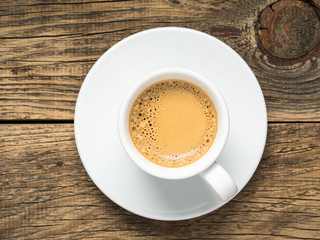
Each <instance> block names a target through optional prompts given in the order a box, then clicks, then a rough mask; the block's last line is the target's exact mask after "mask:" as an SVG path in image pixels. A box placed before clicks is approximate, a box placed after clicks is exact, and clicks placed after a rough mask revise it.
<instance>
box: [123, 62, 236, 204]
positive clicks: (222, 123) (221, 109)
mask: <svg viewBox="0 0 320 240" xmlns="http://www.w3.org/2000/svg"><path fill="white" fill-rule="evenodd" d="M167 79H181V80H185V81H188V82H191V83H193V84H195V85H197V86H198V87H200V88H201V89H202V90H204V91H205V92H206V93H207V95H208V96H209V97H210V98H211V100H212V102H213V103H214V105H215V107H216V111H217V117H218V129H217V134H216V137H215V139H214V142H213V144H212V146H211V147H210V149H209V150H208V152H207V153H206V154H205V155H203V156H202V157H201V158H200V159H199V160H197V161H195V162H193V163H192V164H189V165H186V166H183V167H178V168H168V167H163V166H160V165H157V164H155V163H153V162H151V161H149V160H148V159H146V158H145V157H144V156H143V155H142V154H141V153H140V152H139V151H138V149H137V148H136V147H135V145H134V143H133V141H132V139H131V136H130V131H129V116H130V111H131V108H132V105H133V103H134V101H135V100H136V99H137V97H138V96H139V94H140V93H141V92H142V91H143V90H145V89H146V88H147V87H148V86H150V85H151V84H153V83H156V82H158V81H162V80H167ZM118 127H119V135H120V140H121V143H122V145H123V147H124V149H125V151H126V153H127V154H128V155H129V157H130V158H131V159H132V160H133V162H135V163H136V164H137V166H139V167H140V168H141V169H143V170H144V171H145V172H147V173H149V174H151V175H153V176H156V177H159V178H163V179H172V180H174V179H184V178H189V177H192V176H195V175H197V174H199V175H200V177H201V178H202V179H203V180H204V182H205V183H206V184H207V185H208V187H209V188H210V189H211V190H213V191H215V192H216V193H217V194H218V196H219V198H220V199H221V200H222V201H228V200H230V199H231V198H232V197H233V196H234V195H235V194H236V193H237V192H238V187H237V185H236V184H235V182H234V181H233V180H232V178H231V177H230V175H229V174H228V173H227V172H226V170H224V168H223V167H222V166H221V165H220V164H219V163H217V162H216V159H217V158H218V156H219V155H220V153H221V151H222V149H223V147H224V145H225V143H226V141H227V138H228V132H229V113H228V107H227V105H226V103H225V100H224V98H223V96H222V94H221V93H220V91H219V90H218V89H217V88H216V87H215V86H214V85H213V83H212V82H211V81H209V80H208V79H206V78H205V77H203V76H201V75H200V74H198V73H196V72H193V71H191V70H188V69H182V68H166V69H161V70H157V71H155V72H152V73H150V74H148V75H146V76H145V77H143V78H141V79H140V80H139V81H138V82H137V83H136V84H135V85H134V86H133V87H132V88H131V89H130V90H129V92H128V93H127V95H126V96H125V98H124V100H123V102H122V105H121V107H120V111H119V119H118Z"/></svg>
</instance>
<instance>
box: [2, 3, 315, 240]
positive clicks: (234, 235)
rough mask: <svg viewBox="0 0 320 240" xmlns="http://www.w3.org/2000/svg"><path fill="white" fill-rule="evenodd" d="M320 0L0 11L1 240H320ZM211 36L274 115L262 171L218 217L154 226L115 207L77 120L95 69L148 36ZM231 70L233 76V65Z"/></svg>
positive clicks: (15, 6) (32, 6)
mask: <svg viewBox="0 0 320 240" xmlns="http://www.w3.org/2000/svg"><path fill="white" fill-rule="evenodd" d="M319 6H320V1H319V0H313V1H303V2H301V1H297V0H292V1H286V0H282V1H280V2H276V1H274V0H267V1H263V0H260V1H258V0H250V1H249V0H247V1H245V0H233V1H222V0H216V1H215V0H145V1H144V0H136V1H133V0H124V1H120V0H94V1H93V0H83V1H77V0H69V1H67V0H56V1H55V0H49V1H44V0H29V1H28V0H27V1H26V0H16V1H13V0H12V1H10V0H3V1H1V2H0V63H1V64H0V123H1V124H0V163H1V167H0V190H1V191H0V239H49V238H54V239H189V238H190V239H210V238H212V239H320V148H319V147H320V45H319V41H320V23H319V16H320V15H319V12H320V8H319ZM160 26H181V27H188V28H193V29H197V30H200V31H203V32H206V33H208V34H211V35H213V36H215V37H217V38H219V39H221V40H222V41H224V42H225V43H227V44H228V45H229V46H231V47H232V48H233V49H235V50H236V51H237V52H238V53H239V54H240V55H241V56H242V57H243V58H244V60H245V61H246V62H247V63H248V64H249V65H250V67H251V69H252V70H253V71H254V73H255V75H256V76H257V78H258V80H259V83H260V85H261V88H262V90H263V93H264V96H265V99H266V103H267V108H268V121H269V127H268V139H267V144H266V149H265V152H264V155H263V158H262V160H261V163H260V165H259V167H258V170H257V171H256V173H255V174H254V176H253V178H252V179H251V180H250V182H249V183H248V185H247V186H246V187H245V188H244V189H243V190H242V192H241V193H240V194H239V195H238V196H236V197H235V198H234V199H233V200H232V201H231V202H229V203H228V204H226V205H225V206H224V207H222V208H220V209H219V210H217V211H215V212H212V213H210V214H207V215H205V216H202V217H198V218H196V219H192V220H186V221H179V222H162V221H154V220H149V219H146V218H142V217H139V216H136V215H134V214H132V213H130V212H127V211H126V210H124V209H122V208H120V207H119V206H117V205H116V204H114V203H113V202H112V201H111V200H109V199H108V198H107V197H105V196H104V195H103V194H102V193H101V192H100V191H99V190H98V189H97V188H96V186H95V185H94V184H93V182H92V181H91V180H90V178H89V177H88V175H87V173H86V171H85V170H84V168H83V166H82V164H81V161H80V159H79V156H78V153H77V149H76V145H75V141H74V133H73V114H74V107H75V103H76V98H77V95H78V91H79V88H80V86H81V84H82V82H83V80H84V77H85V76H86V74H87V72H88V71H89V69H90V67H91V66H92V65H93V63H94V62H95V61H96V60H97V59H98V58H99V56H100V55H101V54H103V53H104V52H105V51H106V50H107V49H108V48H110V47H111V46H112V45H114V44H115V43H116V42H118V41H119V40H121V39H123V38H125V37H127V36H129V35H131V34H133V33H136V32H138V31H141V30H145V29H150V28H154V27H160ZM230 67H232V66H230Z"/></svg>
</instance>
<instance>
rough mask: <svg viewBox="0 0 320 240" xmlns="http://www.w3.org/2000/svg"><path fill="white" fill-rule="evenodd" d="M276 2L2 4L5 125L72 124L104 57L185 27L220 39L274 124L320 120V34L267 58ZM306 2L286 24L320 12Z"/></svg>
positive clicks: (0, 105)
mask: <svg viewBox="0 0 320 240" xmlns="http://www.w3.org/2000/svg"><path fill="white" fill-rule="evenodd" d="M275 2H276V1H275V0H268V1H264V0H254V1H245V0H233V1H221V0H215V1H212V0H200V1H199V0H148V1H133V0H126V1H118V0H109V1H103V0H95V1H92V0H91V1H90V0H84V1H81V2H79V1H76V0H70V1H67V0H57V1H53V0H51V1H42V0H30V1H22V0H17V1H10V0H5V1H1V2H0V43H1V44H0V66H1V67H0V119H1V120H12V119H14V120H26V119H37V120H39V119H42V120H61V119H62V120H71V119H73V113H74V106H75V102H76V98H77V94H78V91H79V88H80V86H81V84H82V82H83V79H84V77H85V76H86V74H87V72H88V71H89V69H90V67H91V66H92V65H93V63H94V62H95V61H96V60H97V59H98V58H99V56H100V55H101V54H103V53H104V52H105V51H106V50H108V49H109V48H110V47H111V46H112V45H114V44H115V43H116V42H118V41H119V40H121V39H123V38H124V37H127V36H129V35H131V34H133V33H136V32H138V31H142V30H145V29H150V28H154V27H161V26H180V27H188V28H193V29H197V30H200V31H203V32H206V33H208V34H211V35H213V36H215V37H217V38H219V39H221V40H222V41H224V42H225V43H227V44H228V45H229V46H231V47H232V48H233V49H235V50H236V51H237V52H238V53H239V54H240V55H241V56H242V57H243V58H244V59H245V61H246V62H247V63H248V64H249V65H250V67H251V68H252V70H253V71H254V73H255V74H256V76H257V78H258V80H259V83H260V85H261V87H262V90H263V92H264V95H265V98H266V102H267V108H268V119H269V121H292V122H295V121H319V120H320V111H319V109H320V67H319V66H320V47H319V45H318V46H316V45H317V43H319V39H318V38H319V34H318V35H312V36H314V37H313V40H312V41H311V42H310V46H308V45H307V46H304V48H303V54H302V55H301V56H300V55H297V56H296V57H297V58H292V57H294V56H295V55H290V56H289V59H283V58H278V57H274V56H273V55H270V54H269V53H267V52H266V51H265V49H264V47H263V45H262V44H261V42H260V40H261V39H260V40H259V37H258V31H259V30H261V26H260V25H259V17H260V14H261V12H262V11H263V10H264V9H266V8H268V9H271V11H272V6H273V4H274V3H275ZM305 2H306V3H304V4H303V5H304V6H307V8H308V11H304V10H301V11H298V12H297V13H292V12H288V14H287V15H288V17H287V18H286V19H287V20H288V21H289V20H290V19H289V18H292V16H298V17H299V19H304V14H306V12H309V13H310V11H311V12H312V11H314V12H315V14H318V13H319V5H320V1H319V0H314V1H305ZM309 10H310V11H309ZM313 16H315V15H313ZM317 16H319V15H317ZM316 20H317V19H314V21H316ZM315 24H316V23H315ZM305 26H307V27H308V28H312V26H317V25H312V24H311V25H305ZM302 30H303V29H302ZM302 30H301V29H299V28H298V29H295V30H294V33H299V34H300V35H299V39H304V34H308V33H311V32H314V31H313V29H308V31H302ZM280 31H283V30H280ZM280 33H281V32H280ZM306 36H311V35H310V34H309V35H306ZM306 39H307V38H306ZM306 44H308V43H306ZM294 46H295V48H298V47H299V44H297V45H294ZM293 50H297V49H293ZM298 50H299V49H298ZM298 50H297V51H298Z"/></svg>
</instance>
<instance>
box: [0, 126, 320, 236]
mask: <svg viewBox="0 0 320 240" xmlns="http://www.w3.org/2000/svg"><path fill="white" fill-rule="evenodd" d="M0 132H1V136H0V159H1V168H0V169H1V171H0V189H1V191H0V239H49V238H54V239H188V238H190V239H209V238H211V239H319V237H320V228H319V227H320V141H319V136H320V124H319V123H290V124H288V123H281V124H270V125H269V132H268V140H267V146H266V149H265V153H264V156H263V158H262V160H261V163H260V165H259V167H258V170H257V172H256V173H255V174H254V176H253V178H252V179H251V181H250V182H249V183H248V185H247V186H246V187H245V188H244V190H243V191H242V192H241V193H240V194H239V195H238V196H237V197H235V199H234V200H232V201H231V202H230V203H228V204H227V205H225V206H224V207H222V208H221V209H219V210H217V211H215V212H213V213H210V214H208V215H205V216H202V217H198V218H196V219H192V220H186V221H179V222H161V221H153V220H148V219H146V218H142V217H139V216H136V215H134V214H131V213H129V212H127V211H126V210H124V209H122V208H120V207H118V206H117V205H116V204H114V203H113V202H111V201H110V200H109V199H108V198H106V197H105V196H104V195H103V194H102V193H101V192H100V191H99V190H98V189H97V188H96V187H95V185H94V184H93V183H92V182H91V181H90V179H89V177H88V175H87V174H86V172H85V170H84V168H83V166H82V164H81V161H80V159H79V157H78V154H77V150H76V146H75V142H74V134H73V125H72V124H8V125H7V124H4V125H0ZM301 136H303V137H301Z"/></svg>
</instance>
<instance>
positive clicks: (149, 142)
mask: <svg viewBox="0 0 320 240" xmlns="http://www.w3.org/2000/svg"><path fill="white" fill-rule="evenodd" d="M217 124H218V120H217V112H216V109H215V106H214V104H213V102H212V101H211V99H210V98H209V96H208V95H207V94H206V93H205V92H204V91H203V90H202V89H200V88H199V87H198V86H196V85H194V84H192V83H190V82H187V81H184V80H178V79H170V80H163V81H160V82H157V83H154V84H152V85H151V86H149V87H148V88H146V89H145V90H144V91H143V92H142V93H141V94H140V95H139V96H138V97H137V99H136V100H135V102H134V103H133V106H132V108H131V112H130V117H129V129H130V135H131V139H132V141H133V143H134V145H135V147H136V148H137V149H138V150H139V152H140V153H141V154H142V155H143V156H144V157H146V158H147V159H148V160H149V161H151V162H153V163H155V164H157V165H160V166H163V167H170V168H177V167H183V166H186V165H189V164H191V163H193V162H195V161H197V160H199V159H200V158H201V157H202V156H203V155H204V154H205V153H206V152H207V151H208V150H209V148H210V147H211V145H212V143H213V141H214V138H215V136H216V132H217Z"/></svg>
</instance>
